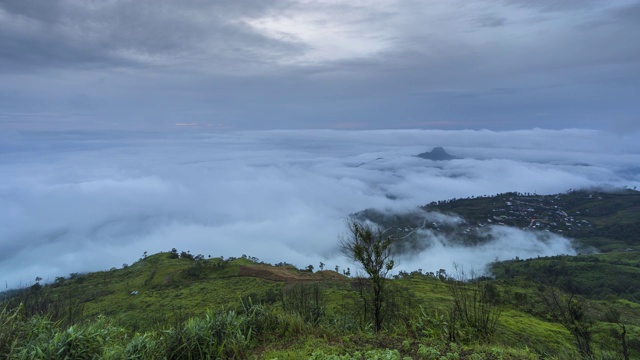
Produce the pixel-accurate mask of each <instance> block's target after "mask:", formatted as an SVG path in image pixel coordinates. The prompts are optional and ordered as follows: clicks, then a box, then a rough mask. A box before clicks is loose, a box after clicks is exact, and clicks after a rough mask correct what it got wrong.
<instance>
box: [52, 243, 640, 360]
mask: <svg viewBox="0 0 640 360" xmlns="http://www.w3.org/2000/svg"><path fill="white" fill-rule="evenodd" d="M168 255H169V254H168V253H160V254H155V255H152V256H149V257H147V258H146V259H144V260H141V261H139V262H137V263H135V264H133V265H131V266H129V267H127V268H124V269H118V270H112V271H106V272H96V273H90V274H85V275H81V276H78V277H76V278H74V279H69V280H65V281H64V282H63V283H62V284H59V285H57V286H55V287H53V286H47V287H45V289H44V290H45V291H50V292H51V294H52V295H54V296H55V297H58V298H65V297H69V296H72V297H79V299H80V302H81V305H82V306H83V310H84V314H83V317H84V318H95V317H97V316H98V315H100V314H102V315H107V316H109V317H110V318H112V319H113V320H114V321H115V322H116V323H117V324H120V325H121V326H124V327H126V328H129V329H132V330H138V331H143V330H148V329H158V328H163V327H164V328H167V327H169V326H172V325H177V324H179V323H180V322H181V321H183V320H185V319H186V318H187V317H188V316H201V315H202V314H204V312H205V310H206V309H207V308H210V309H221V308H222V307H224V306H226V307H237V306H238V305H239V304H240V303H241V300H242V299H243V298H244V297H247V296H250V295H251V296H252V297H254V298H256V299H258V300H262V301H263V302H266V303H269V302H271V303H272V304H273V306H275V308H276V309H279V308H280V306H279V305H278V303H277V301H278V295H279V294H280V293H281V292H282V290H283V289H284V288H285V287H287V286H292V284H295V283H301V282H305V283H318V284H322V293H323V294H324V299H325V302H326V316H325V321H326V322H327V323H328V322H331V323H333V324H339V327H340V326H343V325H342V324H341V323H340V321H341V318H347V317H349V316H352V315H353V314H348V312H349V311H352V309H353V308H352V306H354V304H357V302H358V296H357V293H356V292H355V291H354V290H353V289H352V287H351V286H350V280H348V279H347V278H344V277H343V276H341V275H339V274H337V273H335V272H333V271H324V272H317V273H313V274H312V273H308V272H303V271H300V270H297V269H295V268H293V267H274V266H270V265H261V264H255V263H253V262H252V261H249V260H247V259H242V258H241V259H236V260H232V261H222V260H220V259H209V260H200V261H197V262H196V261H191V260H187V259H170V258H169V256H168ZM194 269H196V270H197V271H194ZM390 285H391V286H394V287H395V289H397V290H398V291H404V293H403V294H406V295H409V296H408V298H410V299H411V302H410V304H409V306H410V307H411V309H409V310H407V309H403V311H405V310H406V311H414V312H416V311H418V309H423V311H424V312H425V313H426V314H428V315H429V316H432V317H433V316H435V314H441V315H442V314H446V312H447V310H448V308H449V306H450V305H449V304H450V302H451V295H450V293H449V291H448V289H447V287H446V285H445V284H444V283H443V282H441V281H440V280H438V279H435V278H432V277H429V276H420V275H415V276H406V277H402V278H399V279H396V280H391V283H390ZM134 290H135V291H138V295H131V292H132V291H134ZM500 292H501V294H503V295H502V297H503V298H504V300H503V301H502V303H503V305H501V307H502V308H503V314H502V317H501V319H500V322H499V326H498V333H497V336H496V338H495V339H494V342H495V344H498V345H500V346H507V347H515V348H521V347H528V348H530V349H532V350H534V351H536V352H538V353H548V354H551V355H557V356H564V357H569V358H570V357H571V356H574V355H575V353H574V352H573V348H574V346H573V342H572V338H571V336H570V334H569V333H568V332H567V330H566V329H564V328H563V327H562V326H560V325H559V324H557V323H553V322H552V321H549V319H545V318H543V317H536V316H534V315H532V314H531V313H532V312H530V311H529V312H528V311H527V306H524V305H523V306H519V305H517V304H514V303H513V302H512V301H510V300H509V299H510V298H511V297H512V296H513V293H514V292H527V293H529V299H531V300H532V301H535V289H532V288H531V287H520V286H517V285H508V284H507V285H502V286H501V287H500ZM626 304H627V305H625V304H623V303H620V307H621V308H623V310H624V313H625V315H626V316H628V319H633V320H634V322H635V321H636V320H637V319H638V318H640V306H638V304H636V303H628V302H627V303H626ZM355 306H357V305H355ZM594 306H595V307H597V306H598V305H597V303H596V302H594ZM409 321H410V318H409V317H407V322H409ZM636 324H637V322H636ZM435 326H442V325H435ZM353 331H354V334H355V333H359V330H356V329H354V330H353ZM631 332H632V333H637V332H638V328H637V327H631ZM391 334H393V331H392V333H390V334H389V335H388V337H387V340H386V342H384V341H383V342H380V340H379V339H378V340H376V339H374V338H372V339H369V340H367V339H366V336H365V338H364V339H361V338H358V336H357V335H356V338H355V339H354V338H353V337H352V336H351V335H349V332H348V331H347V332H342V335H340V334H336V337H331V336H330V337H329V338H327V337H326V334H325V335H323V336H321V337H320V338H318V337H317V336H315V335H311V336H310V337H304V338H302V339H298V340H295V341H293V340H292V342H291V343H288V344H285V345H284V346H280V345H278V344H272V345H271V346H268V347H266V348H262V349H260V351H261V352H264V353H265V357H267V358H268V357H269V356H273V357H278V358H295V357H296V356H299V355H300V354H306V355H310V354H311V353H312V352H313V351H317V350H318V349H323V351H324V352H325V353H327V354H330V353H343V352H344V351H351V352H353V351H357V350H359V349H360V350H362V349H372V348H375V347H378V346H383V347H394V346H395V347H401V345H400V344H402V341H403V340H402V339H403V336H402V334H396V335H395V336H399V337H394V335H391ZM432 341H434V342H435V343H438V342H437V341H436V340H432ZM427 343H428V341H427ZM405 346H409V347H414V348H415V347H416V346H417V344H413V343H411V344H409V345H407V344H405ZM267 355H268V356H267Z"/></svg>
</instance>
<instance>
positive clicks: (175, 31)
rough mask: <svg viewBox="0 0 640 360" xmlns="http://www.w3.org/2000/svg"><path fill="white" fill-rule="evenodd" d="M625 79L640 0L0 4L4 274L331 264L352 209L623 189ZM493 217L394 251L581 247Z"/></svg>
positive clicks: (21, 280)
mask: <svg viewBox="0 0 640 360" xmlns="http://www.w3.org/2000/svg"><path fill="white" fill-rule="evenodd" d="M638 84H640V1H638V0H477V1H469V0H424V1H415V0H393V1H392V0H351V1H337V0H325V1H308V0H218V1H208V0H181V1H173V0H47V1H41V0H0V209H2V211H0V281H2V280H5V281H6V287H16V286H24V285H28V284H31V283H32V282H33V279H34V278H35V277H36V276H38V277H42V278H44V279H45V280H46V281H52V280H53V279H54V278H55V277H56V276H65V275H66V274H69V273H72V272H85V271H95V270H105V269H109V268H111V267H114V266H115V267H120V266H122V264H124V263H128V264H130V263H132V262H134V261H136V260H137V259H138V258H139V257H140V256H141V255H142V253H143V252H144V251H147V252H148V253H154V252H158V251H168V250H170V249H171V248H174V247H175V248H177V249H179V250H180V251H182V250H190V251H191V252H192V253H194V254H198V253H201V254H203V255H205V256H206V255H212V256H225V257H228V256H240V255H242V254H247V255H250V256H255V257H258V258H260V259H262V260H265V261H268V262H271V263H276V262H281V261H286V262H290V263H293V264H294V265H296V266H299V267H305V266H307V265H309V264H312V265H314V266H316V267H317V265H318V264H319V262H320V261H322V262H324V263H325V264H327V266H329V267H331V268H332V267H333V266H334V265H338V266H341V267H345V266H350V265H349V263H348V262H347V261H346V259H344V258H343V257H341V256H340V255H339V252H338V251H337V250H338V249H337V244H338V241H337V238H338V236H339V235H340V234H341V233H342V232H343V231H344V220H345V217H346V216H348V214H351V213H353V212H357V211H360V210H363V209H366V208H377V209H384V210H387V211H394V212H406V211H415V209H416V207H417V206H420V205H424V204H426V203H429V202H431V201H436V200H445V199H450V198H452V197H467V196H478V195H493V194H496V193H502V192H507V191H521V192H536V193H540V194H548V193H558V192H563V191H566V190H568V189H571V188H582V187H591V186H609V185H611V186H630V187H631V186H640V167H638V165H637V164H640V147H639V145H638V144H640V141H638V138H639V137H638V135H639V134H640V133H639V131H640V89H639V88H638ZM434 146H444V147H445V149H446V150H447V151H450V152H451V153H452V154H453V155H454V156H457V157H460V158H461V159H457V160H453V161H451V162H446V163H441V164H433V163H430V162H429V161H427V160H422V159H419V158H416V157H414V156H413V155H415V154H419V153H422V152H425V151H429V150H430V149H431V148H432V147H434ZM491 231H493V232H494V236H495V238H496V239H497V240H496V242H494V243H490V244H487V245H486V247H484V248H481V249H477V248H476V249H466V248H456V247H455V246H452V245H451V244H449V243H448V240H447V239H445V238H439V237H437V236H426V237H425V238H426V239H428V241H430V242H431V246H430V247H429V249H430V251H425V252H423V253H419V254H414V256H403V257H402V259H398V264H400V268H399V269H406V270H415V269H416V268H422V269H424V270H425V271H437V270H438V269H440V268H445V269H451V266H452V264H453V263H454V262H459V263H461V264H462V265H465V264H466V265H468V266H470V267H475V268H477V269H482V268H483V267H484V266H485V265H486V264H487V263H488V262H490V261H493V260H494V259H496V258H500V259H510V258H514V257H515V256H518V257H520V258H525V257H527V256H537V255H553V254H561V253H572V252H574V251H575V250H574V249H575V247H574V246H573V244H572V241H571V239H565V238H560V237H557V238H553V239H551V240H550V239H541V238H538V237H536V236H532V235H531V234H527V233H523V232H522V231H519V230H518V229H505V228H495V229H491ZM427 235H428V234H427ZM351 266H352V265H351ZM480 271H481V270H480Z"/></svg>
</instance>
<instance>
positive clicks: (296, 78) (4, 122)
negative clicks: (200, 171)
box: [0, 0, 640, 131]
mask: <svg viewBox="0 0 640 360" xmlns="http://www.w3.org/2000/svg"><path fill="white" fill-rule="evenodd" d="M639 20H640V2H638V1H637V0H619V1H607V0H584V1H527V0H499V1H494V0H481V1H473V2H470V1H466V0H435V1H428V2H412V1H391V0H359V1H349V2H347V1H330V2H322V3H317V2H312V1H307V0H267V1H258V0H235V1H229V0H225V1H202V0H182V1H179V2H176V1H170V0H137V1H128V0H112V1H100V2H96V1H89V0H74V1H71V0H49V1H46V4H43V3H42V1H38V0H4V1H2V2H0V128H21V129H25V128H26V129H42V128H44V129H60V128H64V129H87V128H89V129H95V128H107V129H113V128H138V129H139V128H146V129H148V128H167V127H171V126H173V125H174V124H175V123H196V124H199V125H201V126H211V127H217V128H227V127H231V128H234V129H244V130H246V129H274V128H279V129H282V128H297V129H311V128H353V127H355V128H369V129H371V128H446V129H467V128H471V129H483V128H489V129H495V130H504V129H523V128H524V129H528V128H532V127H544V128H559V129H561V128H568V127H587V128H597V129H609V128H612V129H618V130H619V131H637V130H638V126H637V124H638V123H640V115H639V114H640V108H639V105H638V101H637V91H636V90H635V86H636V84H637V83H638V82H639V81H640V71H639V69H640V64H639V62H638V61H639V60H638V59H640V45H638V44H640V35H639V34H640V21H639Z"/></svg>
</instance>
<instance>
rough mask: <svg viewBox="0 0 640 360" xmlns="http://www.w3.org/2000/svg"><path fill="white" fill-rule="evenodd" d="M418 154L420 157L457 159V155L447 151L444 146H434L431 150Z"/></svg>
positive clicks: (437, 159)
mask: <svg viewBox="0 0 640 360" xmlns="http://www.w3.org/2000/svg"><path fill="white" fill-rule="evenodd" d="M416 156H418V157H419V158H423V159H427V160H435V161H442V160H453V159H457V157H455V156H452V155H450V154H449V153H447V152H446V151H445V150H444V148H443V147H442V146H438V147H434V148H433V149H432V150H431V151H428V152H423V153H422V154H418V155H416Z"/></svg>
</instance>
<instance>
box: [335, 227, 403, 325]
mask: <svg viewBox="0 0 640 360" xmlns="http://www.w3.org/2000/svg"><path fill="white" fill-rule="evenodd" d="M346 226H347V234H346V235H345V236H342V237H341V238H340V246H341V248H342V252H343V253H344V254H345V255H346V256H347V257H348V258H350V259H351V260H353V261H355V262H356V263H357V264H358V265H359V266H360V267H362V269H363V270H364V271H365V273H367V275H368V276H369V280H370V282H371V286H372V290H373V298H372V307H373V320H374V324H375V329H376V332H378V331H380V330H381V329H382V321H383V317H384V312H383V305H384V297H385V296H384V290H385V282H386V280H387V274H388V273H389V271H391V269H393V267H394V265H395V263H394V261H393V257H392V253H391V244H392V243H393V239H392V238H391V237H390V236H388V237H385V236H384V234H383V232H382V231H381V230H380V229H378V228H372V227H371V226H370V225H369V224H366V223H362V222H360V221H358V220H355V219H349V220H348V221H347V223H346ZM365 311H366V309H365Z"/></svg>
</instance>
